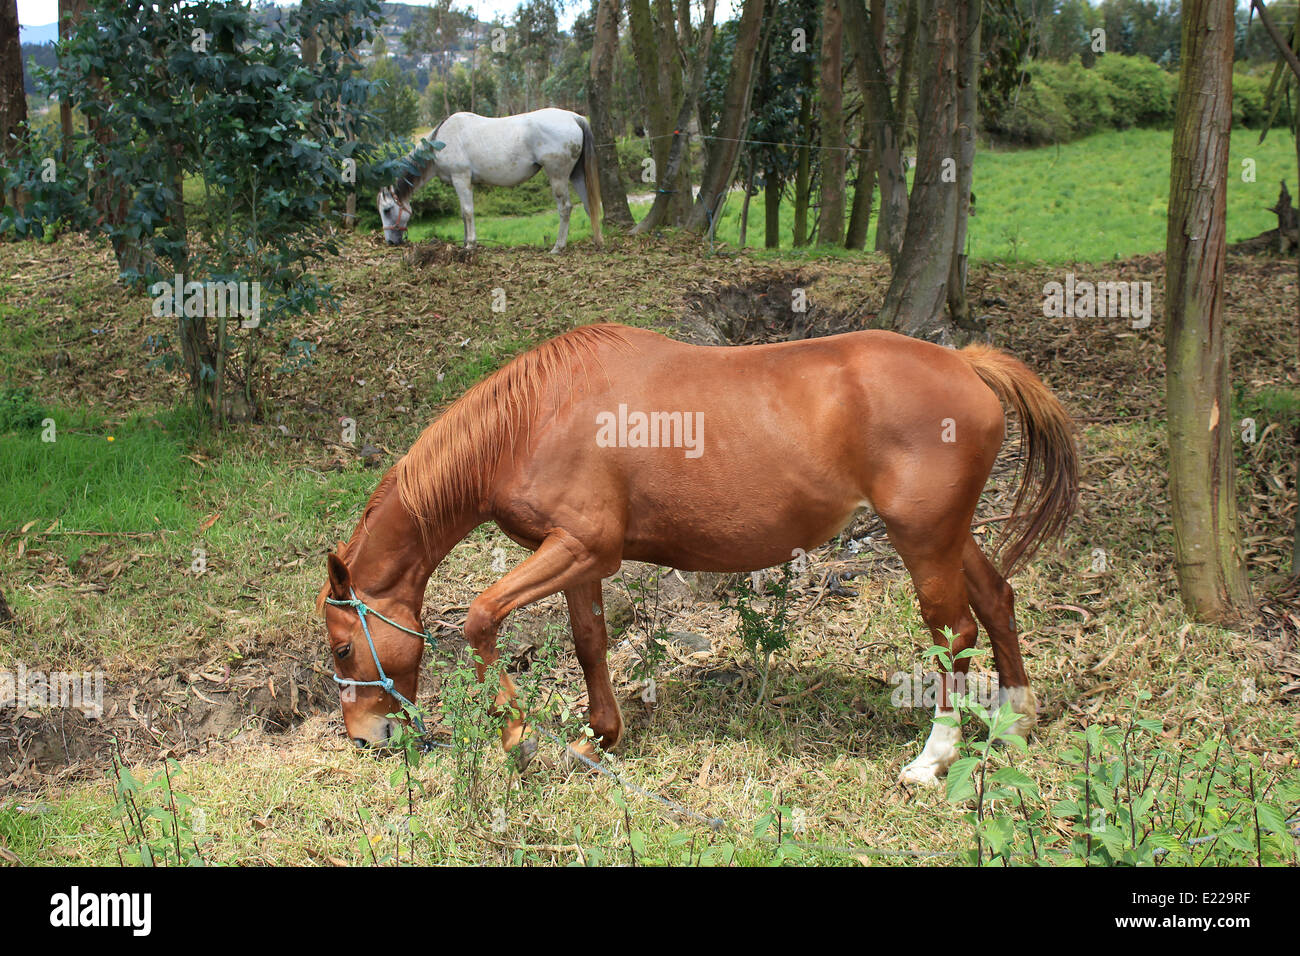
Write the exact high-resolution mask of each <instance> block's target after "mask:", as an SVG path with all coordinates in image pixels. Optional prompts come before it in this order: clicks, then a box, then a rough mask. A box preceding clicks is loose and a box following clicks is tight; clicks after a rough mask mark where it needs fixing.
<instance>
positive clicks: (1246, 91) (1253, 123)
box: [1232, 70, 1291, 129]
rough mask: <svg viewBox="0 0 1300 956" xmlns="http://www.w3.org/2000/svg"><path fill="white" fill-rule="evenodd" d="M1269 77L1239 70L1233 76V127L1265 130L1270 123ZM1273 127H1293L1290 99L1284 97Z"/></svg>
mask: <svg viewBox="0 0 1300 956" xmlns="http://www.w3.org/2000/svg"><path fill="white" fill-rule="evenodd" d="M1268 84H1269V77H1268V76H1267V75H1264V76H1260V75H1258V74H1255V73H1247V72H1245V71H1243V70H1238V71H1236V72H1234V73H1233V74H1232V125H1233V126H1244V127H1245V128H1246V129H1263V128H1264V127H1265V126H1266V125H1268V122H1269V104H1268ZM1272 125H1273V126H1275V127H1277V126H1290V125H1291V103H1290V99H1289V98H1287V97H1284V98H1283V99H1282V102H1281V104H1280V105H1279V106H1278V110H1277V115H1276V116H1274V117H1273V123H1272Z"/></svg>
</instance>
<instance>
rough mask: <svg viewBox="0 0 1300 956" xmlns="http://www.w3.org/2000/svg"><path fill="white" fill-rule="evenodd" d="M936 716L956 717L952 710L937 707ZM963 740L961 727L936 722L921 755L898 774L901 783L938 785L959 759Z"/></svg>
mask: <svg viewBox="0 0 1300 956" xmlns="http://www.w3.org/2000/svg"><path fill="white" fill-rule="evenodd" d="M934 716H935V717H936V718H938V717H956V716H957V714H956V712H955V711H952V710H943V709H942V708H939V707H936V708H935V709H934ZM959 740H961V727H948V726H946V725H944V724H940V723H935V724H932V725H931V726H930V737H929V739H928V740H926V742H925V748H924V749H923V750H922V751H921V755H920V756H919V757H917V758H916V759H915V760H913V761H912V762H911V763H909V764H908V765H907V766H906V767H904V768H903V770H902V772H901V773H899V775H898V782H899V783H912V784H926V785H928V786H932V787H937V786H938V785H939V779H940V778H941V777H943V776H944V775H945V774H946V773H947V772H948V768H949V767H951V766H952V765H953V762H954V761H955V760H956V759H957V742H958V741H959Z"/></svg>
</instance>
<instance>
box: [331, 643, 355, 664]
mask: <svg viewBox="0 0 1300 956" xmlns="http://www.w3.org/2000/svg"><path fill="white" fill-rule="evenodd" d="M351 653H352V645H351V644H344V645H343V646H342V647H340V648H339V649H338V650H336V651H335V652H334V656H335V657H337V658H338V659H339V660H343V659H344V658H345V657H347V656H348V655H349V654H351Z"/></svg>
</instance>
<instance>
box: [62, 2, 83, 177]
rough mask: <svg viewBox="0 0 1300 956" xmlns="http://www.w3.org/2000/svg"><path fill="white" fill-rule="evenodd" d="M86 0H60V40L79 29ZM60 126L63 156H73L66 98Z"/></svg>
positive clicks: (70, 109)
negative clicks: (78, 24)
mask: <svg viewBox="0 0 1300 956" xmlns="http://www.w3.org/2000/svg"><path fill="white" fill-rule="evenodd" d="M85 9H86V6H85V0H59V39H60V40H61V41H62V40H67V39H68V37H70V36H72V34H73V33H74V32H76V29H77V23H78V22H79V21H80V20H81V15H82V13H83V12H84V11H85ZM59 126H60V127H61V128H62V132H63V155H64V158H65V160H66V158H67V157H68V156H70V155H71V154H72V133H73V130H72V101H71V100H69V99H68V98H67V97H66V96H65V97H63V98H61V99H60V100H59Z"/></svg>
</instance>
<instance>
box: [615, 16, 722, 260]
mask: <svg viewBox="0 0 1300 956" xmlns="http://www.w3.org/2000/svg"><path fill="white" fill-rule="evenodd" d="M715 2H716V0H704V20H703V21H702V22H701V24H700V32H699V39H698V42H697V44H696V46H697V49H696V51H695V67H694V72H693V75H692V76H691V85H690V89H689V90H688V91H687V94H686V96H684V97H682V105H681V108H680V109H679V110H678V111H677V126H676V127H675V128H674V129H675V132H674V133H673V141H672V146H671V147H670V148H669V150H668V166H667V168H666V169H664V170H663V177H662V179H661V181H666V182H673V181H674V180H675V179H676V177H677V175H678V172H679V170H680V167H681V165H682V163H683V162H684V161H685V159H686V139H687V136H686V126H687V124H688V123H689V122H690V119H691V113H693V112H694V111H695V103H696V100H698V99H699V96H700V90H701V89H702V88H703V86H704V66H705V63H706V62H707V60H708V58H709V50H710V49H711V48H712V47H713V10H714V6H715ZM668 199H669V194H668V193H666V192H664V191H663V190H660V191H659V192H657V193H656V194H655V201H654V205H653V206H651V207H650V211H649V212H648V213H646V215H645V218H644V219H642V220H641V221H640V222H639V223H637V224H636V226H635V227H633V229H632V235H642V234H643V233H647V232H653V231H654V230H655V229H658V228H659V226H660V224H661V223H662V222H663V220H664V217H665V216H666V215H667V213H668Z"/></svg>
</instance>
